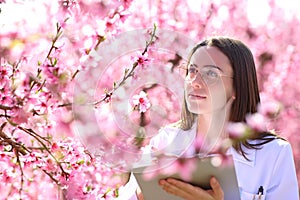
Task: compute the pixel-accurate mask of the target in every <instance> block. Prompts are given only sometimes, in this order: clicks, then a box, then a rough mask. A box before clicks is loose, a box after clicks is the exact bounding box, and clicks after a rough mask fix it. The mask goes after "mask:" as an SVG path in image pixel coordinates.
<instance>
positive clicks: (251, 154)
mask: <svg viewBox="0 0 300 200" xmlns="http://www.w3.org/2000/svg"><path fill="white" fill-rule="evenodd" d="M242 149H243V151H244V152H245V153H246V157H247V158H248V160H247V159H246V158H245V157H244V156H243V155H241V154H240V153H238V152H237V151H236V150H235V149H234V148H233V147H231V148H230V149H229V150H228V153H229V154H232V156H233V160H234V161H237V162H241V163H243V164H246V165H249V166H251V167H254V165H255V159H256V151H257V150H256V149H247V148H246V147H244V146H242Z"/></svg>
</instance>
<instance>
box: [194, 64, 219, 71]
mask: <svg viewBox="0 0 300 200" xmlns="http://www.w3.org/2000/svg"><path fill="white" fill-rule="evenodd" d="M189 65H190V66H194V67H197V68H199V66H198V65H196V64H194V63H190V64H189ZM203 67H213V68H216V69H218V70H220V71H221V72H224V71H223V70H222V68H221V67H219V66H216V65H204V66H203Z"/></svg>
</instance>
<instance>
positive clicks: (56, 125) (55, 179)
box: [0, 0, 300, 199]
mask: <svg viewBox="0 0 300 200" xmlns="http://www.w3.org/2000/svg"><path fill="white" fill-rule="evenodd" d="M289 2H292V1H291V0H290V1H284V2H283V1H280V0H265V1H259V2H256V1H237V0H225V1H222V2H221V1H218V0H211V1H192V0H189V1H182V0H174V1H165V0H160V1H151V0H149V1H147V0H146V1H133V0H113V1H106V0H103V1H93V0H66V1H62V0H61V1H17V0H16V1H0V91H1V93H0V155H1V160H0V162H1V165H0V179H1V183H0V193H1V198H3V199H45V198H47V199H58V198H65V199H111V198H114V197H116V196H118V195H119V190H118V188H120V187H121V180H120V177H119V176H116V174H120V173H123V172H124V171H123V170H124V167H126V165H123V164H122V163H124V162H123V161H125V163H126V162H131V161H132V160H133V159H135V157H136V155H137V154H138V152H139V147H142V146H144V145H145V144H147V141H148V140H149V139H150V138H151V136H153V135H154V134H155V133H156V132H157V130H158V129H159V127H160V126H162V125H166V124H168V123H170V122H174V121H176V120H177V119H178V118H179V110H180V105H181V101H182V99H179V96H180V95H181V93H180V91H179V95H176V92H174V91H175V90H176V89H172V88H173V87H175V88H181V86H180V85H181V84H182V80H181V79H180V78H174V77H177V76H176V70H175V68H176V67H175V66H176V65H178V64H179V63H180V62H181V61H182V60H184V59H185V58H186V57H185V56H186V55H187V53H188V52H186V53H183V51H186V50H187V49H185V46H184V45H185V44H187V43H188V42H187V41H188V40H189V41H190V40H194V41H195V42H198V41H200V40H201V39H202V38H203V37H206V36H211V35H229V36H235V37H238V38H239V39H241V40H242V41H244V42H245V43H246V44H248V46H249V47H250V48H251V50H252V51H253V53H254V56H255V59H256V64H257V72H258V75H259V83H260V88H261V94H262V100H263V105H264V107H262V108H261V110H260V112H259V113H258V114H256V115H255V116H249V117H248V118H247V122H248V124H249V125H250V127H252V128H253V129H258V130H260V129H263V128H264V127H263V124H262V123H261V122H262V120H263V119H264V117H265V116H267V115H268V114H270V112H268V111H272V113H273V114H274V112H273V111H274V110H276V109H277V108H278V107H276V105H277V104H273V103H272V102H274V101H277V102H280V104H281V114H280V115H279V116H278V117H275V118H274V117H273V118H272V121H271V124H270V127H272V128H275V129H276V130H278V131H280V132H279V133H280V134H281V136H283V137H285V138H287V139H288V140H289V141H290V142H291V144H292V147H293V150H294V155H295V163H296V167H297V170H298V171H299V168H298V166H300V164H299V162H300V148H299V137H297V133H298V130H299V128H300V127H299V123H297V122H298V120H299V118H300V115H299V113H300V112H299V106H300V105H299V102H298V101H295V100H297V99H299V98H300V97H299V95H300V90H299V87H297V86H296V85H295V83H297V82H298V80H299V76H298V74H299V68H298V65H297V63H299V61H300V57H299V55H298V54H297V52H298V50H299V48H300V43H299V40H298V38H297V36H298V35H299V32H300V28H299V26H298V25H299V20H300V15H299V14H298V13H297V12H296V10H295V9H294V8H296V7H297V6H293V4H292V3H295V4H296V3H298V2H297V1H295V2H292V3H290V4H289ZM258 8H259V9H258ZM153 24H156V26H155V27H154V28H153ZM156 27H157V28H156ZM140 28H145V29H143V30H149V32H147V31H146V32H143V31H137V32H136V33H138V35H135V37H134V38H133V37H129V38H128V37H127V39H126V38H125V40H122V43H120V44H119V43H118V44H117V47H116V48H115V47H113V49H114V50H118V51H120V52H121V51H122V50H124V54H126V55H121V56H120V55H118V54H113V52H109V51H108V49H109V47H112V46H105V42H107V41H113V40H114V39H115V38H118V37H119V36H120V35H122V33H126V32H128V31H130V30H135V29H140ZM156 29H158V31H159V30H162V29H166V30H168V32H167V33H168V37H169V38H172V39H173V40H172V41H173V43H172V45H170V46H168V45H165V44H164V43H163V42H165V41H166V42H168V41H169V40H167V39H165V38H164V39H163V36H162V35H160V34H159V33H158V34H156V33H155V31H156ZM175 32H179V33H181V34H183V35H185V36H186V41H184V38H183V37H182V36H178V34H172V33H175ZM142 35H144V36H143V37H142ZM168 37H166V38H168ZM139 39H140V40H139ZM139 42H140V43H141V44H142V45H140V46H139V47H138V48H137V47H132V48H131V46H130V45H132V44H135V43H139ZM111 44H112V45H113V43H111ZM129 46H130V48H129ZM162 46H163V47H162ZM104 47H107V48H104ZM126 47H128V48H129V49H126ZM182 47H184V48H182ZM101 48H102V49H101ZM122 48H123V49H122ZM161 49H162V50H161ZM125 50H128V52H125ZM108 58H109V59H108ZM105 59H108V60H107V64H106V65H105V66H101V65H100V66H99V63H101V62H102V61H103V60H105ZM109 61H110V62H109ZM107 66H108V67H107ZM97 68H101V71H100V72H101V75H99V74H97V73H93V72H95V71H93V70H94V69H97ZM104 69H105V70H104ZM82 74H87V76H84V77H85V79H80V76H81V75H82ZM92 77H96V78H97V77H100V78H99V81H96V82H95V85H96V86H95V87H96V89H95V90H93V91H92V92H93V94H89V92H90V90H89V87H90V86H91V85H88V84H87V85H85V84H86V82H89V80H90V79H92ZM145 77H147V79H145ZM153 77H157V78H156V79H154V80H152V78H153ZM145 80H147V81H145ZM155 80H160V83H159V84H158V83H157V81H156V82H155ZM162 80H163V81H162ZM131 85H135V87H134V89H130V88H131ZM87 86H88V87H87ZM177 90H178V89H177ZM181 92H182V91H181ZM89 95H91V96H92V97H93V99H92V101H90V99H88V98H87V96H89ZM270 100H271V101H270ZM82 102H83V103H84V104H91V108H89V109H91V111H92V113H93V114H94V115H96V120H95V123H90V122H94V121H92V120H93V119H92V117H91V116H90V112H85V111H86V109H87V108H86V107H84V108H82V107H81V103H82ZM74 104H76V105H74ZM129 105H131V106H129ZM124 108H125V109H124ZM112 113H114V115H113V114H112ZM120 113H121V114H120ZM122 113H123V114H122ZM124 116H125V117H126V120H124V118H123V117H124ZM116 121H117V125H116ZM128 122H131V123H130V125H131V126H128ZM95 126H99V127H100V129H99V128H95ZM120 127H121V128H120ZM124 127H125V128H124ZM122 128H123V130H121V129H122ZM231 128H232V127H231ZM238 128H241V129H243V128H245V127H244V126H243V125H241V124H240V126H239V127H238ZM238 128H236V127H234V128H233V129H232V130H233V131H232V137H240V135H239V133H238V132H234V131H235V130H237V129H238ZM98 129H99V130H100V131H98ZM90 130H96V131H94V132H95V135H88V134H87V133H90V132H89V131H90ZM76 132H80V133H82V132H84V133H85V134H86V135H88V137H85V136H84V137H83V136H82V135H80V134H79V135H80V137H78V134H77V133H76ZM94 132H93V133H94ZM128 134H129V135H128ZM103 135H104V137H103ZM87 144H91V146H90V147H93V148H96V150H95V149H93V148H92V149H91V148H89V146H88V145H87ZM125 149H126V151H125ZM93 150H95V151H93ZM180 167H182V166H180ZM298 177H299V176H298ZM46 191H47V192H46ZM48 191H53V192H51V193H49V192H48ZM120 191H121V190H120Z"/></svg>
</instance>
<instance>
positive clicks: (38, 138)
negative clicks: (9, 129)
mask: <svg viewBox="0 0 300 200" xmlns="http://www.w3.org/2000/svg"><path fill="white" fill-rule="evenodd" d="M18 128H19V129H20V130H22V131H24V132H26V133H28V134H29V135H30V136H32V137H33V138H35V139H36V140H37V141H38V142H39V143H40V144H41V145H42V146H43V147H44V148H45V150H46V151H47V152H48V153H49V155H50V156H51V157H52V158H53V159H54V161H55V162H56V164H57V165H58V166H59V168H60V170H61V172H62V173H63V176H64V175H65V176H66V178H68V176H69V174H68V173H67V172H66V171H65V170H64V169H63V167H62V165H61V163H60V162H59V161H58V160H57V159H56V157H55V156H54V155H53V154H52V153H51V151H50V150H49V148H48V147H47V146H46V145H45V143H44V142H43V141H42V140H41V138H42V139H44V138H43V137H41V136H39V135H38V134H36V133H35V132H34V131H33V130H32V129H26V128H23V127H21V126H18ZM46 141H48V140H46ZM48 142H49V141H48Z"/></svg>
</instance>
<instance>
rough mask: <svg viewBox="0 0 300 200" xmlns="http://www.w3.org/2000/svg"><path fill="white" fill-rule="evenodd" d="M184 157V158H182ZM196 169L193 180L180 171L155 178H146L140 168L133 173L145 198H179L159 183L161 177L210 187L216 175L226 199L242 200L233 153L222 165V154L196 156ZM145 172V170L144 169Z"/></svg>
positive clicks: (149, 199)
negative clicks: (186, 178)
mask: <svg viewBox="0 0 300 200" xmlns="http://www.w3.org/2000/svg"><path fill="white" fill-rule="evenodd" d="M180 159H183V158H180ZM184 159H195V158H184ZM196 159H197V160H196V165H197V167H196V170H195V171H194V172H193V174H192V180H184V179H183V178H181V177H180V176H179V174H178V173H176V174H172V175H168V176H166V175H157V176H155V178H153V179H150V180H148V179H144V176H143V173H141V170H143V169H147V168H146V167H143V169H141V168H138V169H134V170H133V173H134V176H135V178H136V179H137V182H138V184H139V186H140V188H141V191H142V193H143V196H144V198H145V200H157V199H159V200H177V199H178V200H179V199H181V198H178V197H176V196H173V195H171V194H168V193H166V192H165V191H164V190H162V189H161V187H160V186H159V185H158V181H159V180H160V179H165V178H167V177H173V178H177V179H181V180H184V181H186V182H189V183H191V184H193V185H197V186H200V187H202V188H205V189H207V188H209V187H210V186H209V180H210V178H211V177H212V176H214V177H216V178H217V180H218V181H219V183H220V184H221V187H222V189H223V191H224V200H240V193H239V187H238V183H237V178H236V173H235V168H234V163H233V159H232V156H231V155H228V157H227V158H226V164H222V165H220V161H221V156H220V155H214V156H209V157H205V158H196ZM144 173H147V172H145V170H144Z"/></svg>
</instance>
